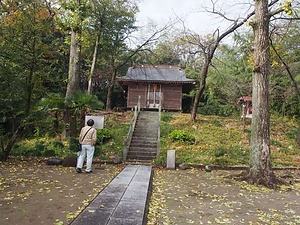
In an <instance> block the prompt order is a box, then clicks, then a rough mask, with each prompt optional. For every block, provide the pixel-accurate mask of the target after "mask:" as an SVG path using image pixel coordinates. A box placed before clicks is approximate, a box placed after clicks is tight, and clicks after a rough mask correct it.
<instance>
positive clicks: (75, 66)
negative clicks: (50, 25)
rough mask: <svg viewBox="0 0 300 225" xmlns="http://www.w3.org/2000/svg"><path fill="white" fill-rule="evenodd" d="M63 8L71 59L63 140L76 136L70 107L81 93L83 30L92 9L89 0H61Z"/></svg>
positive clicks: (61, 19) (62, 17)
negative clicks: (72, 99)
mask: <svg viewBox="0 0 300 225" xmlns="http://www.w3.org/2000/svg"><path fill="white" fill-rule="evenodd" d="M60 4H61V6H62V9H61V11H62V12H61V17H60V21H61V24H62V25H63V27H64V28H65V29H66V30H67V31H70V58H69V72H68V83H67V90H66V95H65V99H66V106H65V107H66V108H65V114H64V129H63V133H62V138H63V139H66V138H67V137H69V136H75V135H76V120H75V117H73V116H72V115H71V109H70V106H69V105H68V102H69V99H71V98H72V97H73V96H74V94H75V93H76V92H78V91H79V84H80V67H79V61H80V51H81V43H80V41H81V34H82V29H83V27H84V26H86V24H85V22H86V20H87V18H88V11H89V10H90V9H91V5H90V2H89V0H60Z"/></svg>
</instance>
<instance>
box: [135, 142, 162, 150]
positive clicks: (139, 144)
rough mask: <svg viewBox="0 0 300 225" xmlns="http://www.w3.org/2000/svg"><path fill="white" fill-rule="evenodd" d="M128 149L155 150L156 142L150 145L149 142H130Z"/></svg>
mask: <svg viewBox="0 0 300 225" xmlns="http://www.w3.org/2000/svg"><path fill="white" fill-rule="evenodd" d="M130 147H132V148H141V149H144V148H155V149H156V148H157V142H155V143H153V142H152V143H151V142H139V141H135V142H131V143H130Z"/></svg>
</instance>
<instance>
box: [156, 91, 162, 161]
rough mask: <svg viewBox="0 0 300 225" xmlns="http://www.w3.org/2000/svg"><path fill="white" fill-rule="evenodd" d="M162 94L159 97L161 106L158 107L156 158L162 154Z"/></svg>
mask: <svg viewBox="0 0 300 225" xmlns="http://www.w3.org/2000/svg"><path fill="white" fill-rule="evenodd" d="M161 102H162V101H161V93H160V95H159V106H158V131H157V152H156V156H159V154H160V122H161Z"/></svg>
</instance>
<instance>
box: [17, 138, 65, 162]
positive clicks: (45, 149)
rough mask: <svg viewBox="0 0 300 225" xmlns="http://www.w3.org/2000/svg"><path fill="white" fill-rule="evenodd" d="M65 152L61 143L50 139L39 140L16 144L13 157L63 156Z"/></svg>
mask: <svg viewBox="0 0 300 225" xmlns="http://www.w3.org/2000/svg"><path fill="white" fill-rule="evenodd" d="M65 151H66V148H65V145H64V144H63V143H62V142H61V141H58V140H53V139H50V138H37V139H31V140H24V141H21V142H19V143H17V144H15V145H14V148H13V150H12V155H17V156H43V157H52V156H63V155H64V154H65Z"/></svg>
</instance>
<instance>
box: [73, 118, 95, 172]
mask: <svg viewBox="0 0 300 225" xmlns="http://www.w3.org/2000/svg"><path fill="white" fill-rule="evenodd" d="M93 125H94V120H92V119H89V120H88V121H87V126H84V127H83V128H81V131H80V135H79V143H80V144H81V146H82V148H81V151H80V152H79V154H78V158H77V166H76V171H77V173H81V172H82V167H83V163H84V159H85V156H86V169H85V172H86V173H91V172H92V162H93V157H94V151H95V144H96V139H97V130H96V129H95V128H93Z"/></svg>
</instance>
